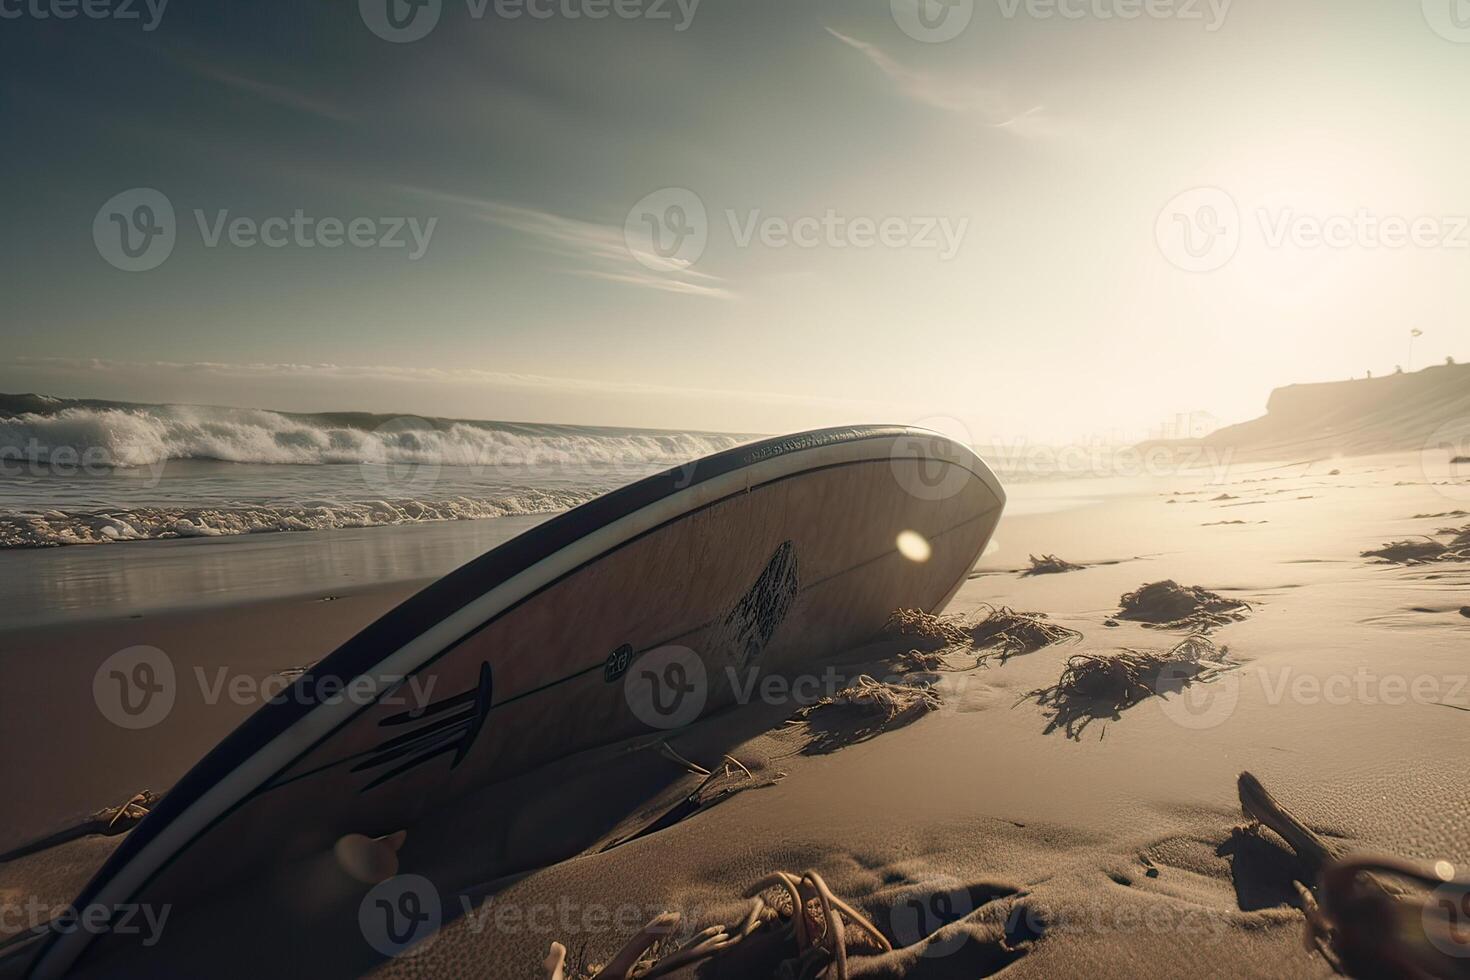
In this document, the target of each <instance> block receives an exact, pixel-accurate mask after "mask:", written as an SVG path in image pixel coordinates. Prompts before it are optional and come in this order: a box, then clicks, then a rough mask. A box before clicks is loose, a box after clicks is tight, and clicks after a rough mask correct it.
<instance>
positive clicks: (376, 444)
mask: <svg viewBox="0 0 1470 980" xmlns="http://www.w3.org/2000/svg"><path fill="white" fill-rule="evenodd" d="M742 441H743V437H741V436H736V435H724V434H719V433H700V432H672V431H670V432H665V431H660V430H651V429H613V428H598V427H591V426H566V425H538V424H530V423H524V424H522V423H512V422H477V421H464V420H456V419H436V418H427V419H426V418H417V417H411V416H384V415H368V414H360V413H323V414H317V415H301V414H290V413H285V412H273V411H268V410H264V409H246V408H220V407H210V406H194V405H128V404H125V403H116V402H112V403H109V402H79V401H69V400H65V399H40V398H39V397H38V396H0V460H4V461H15V460H25V461H29V462H33V463H39V464H47V465H56V464H62V465H67V466H72V467H76V466H81V467H88V466H93V467H99V468H100V467H142V466H153V465H156V464H158V463H162V462H164V461H167V460H173V459H208V460H220V461H224V462H235V463H294V464H324V463H423V464H440V465H445V466H482V467H483V466H531V467H536V466H542V467H544V466H548V465H567V464H571V465H578V464H581V465H595V466H598V465H600V466H607V465H618V464H653V465H675V464H679V463H684V462H688V461H690V460H693V459H698V458H699V457H701V456H706V455H708V454H710V453H712V452H718V451H719V450H722V449H728V448H730V447H731V446H734V445H738V444H739V443H740V442H742Z"/></svg>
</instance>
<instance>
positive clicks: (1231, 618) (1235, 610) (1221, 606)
mask: <svg viewBox="0 0 1470 980" xmlns="http://www.w3.org/2000/svg"><path fill="white" fill-rule="evenodd" d="M1118 604H1119V606H1120V609H1119V612H1118V616H1117V618H1118V619H1129V620H1133V621H1134V622H1139V623H1142V624H1143V625H1144V626H1147V627H1151V628H1153V629H1188V630H1192V631H1196V632H1207V631H1209V630H1211V629H1214V628H1215V627H1216V626H1224V625H1225V624H1227V623H1234V622H1239V621H1240V620H1242V619H1244V618H1245V614H1246V613H1247V612H1248V611H1250V608H1251V606H1250V603H1248V602H1245V601H1244V600H1242V599H1228V598H1226V597H1225V596H1222V595H1220V594H1219V593H1218V592H1211V591H1210V590H1208V589H1205V588H1202V587H1200V586H1198V585H1191V586H1187V587H1186V586H1183V585H1180V584H1179V583H1178V582H1176V581H1174V580H1173V579H1164V580H1163V581H1162V582H1149V583H1148V584H1147V585H1144V586H1141V587H1140V588H1138V589H1137V590H1135V591H1133V592H1129V593H1126V594H1125V595H1124V596H1123V597H1122V598H1121V599H1119V600H1118Z"/></svg>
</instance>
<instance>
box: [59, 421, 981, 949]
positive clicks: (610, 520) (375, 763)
mask: <svg viewBox="0 0 1470 980" xmlns="http://www.w3.org/2000/svg"><path fill="white" fill-rule="evenodd" d="M1004 505H1005V492H1004V490H1003V489H1002V488H1001V485H1000V483H999V481H998V480H997V479H996V477H995V475H994V474H993V473H992V472H991V471H990V469H989V468H988V467H987V466H986V465H985V463H984V462H983V461H982V460H981V459H980V458H979V457H978V456H976V455H975V453H974V452H972V451H971V450H970V449H968V448H966V447H964V446H961V445H959V444H958V443H955V442H953V441H951V440H949V439H947V438H945V437H944V436H941V435H939V434H937V433H933V432H928V431H925V430H921V429H914V428H909V427H903V426H860V427H850V428H840V429H822V430H817V431H812V432H803V433H798V434H795V435H791V436H785V437H780V438H775V439H767V440H764V441H759V442H755V443H751V444H747V445H743V446H739V447H736V448H733V449H730V450H726V451H724V452H721V453H717V454H715V455H712V456H708V457H705V458H703V459H700V460H697V461H694V462H692V463H690V464H688V465H685V466H681V467H677V468H675V469H671V470H668V471H666V472H663V473H659V474H657V475H655V476H651V477H648V478H646V479H643V480H640V481H638V482H636V483H633V484H630V485H628V486H625V487H622V488H620V489H618V490H615V491H613V492H611V493H608V494H606V495H604V496H602V497H599V498H597V499H595V500H592V501H590V502H588V503H586V504H584V505H582V506H580V507H577V508H575V509H573V510H570V511H567V512H565V513H563V514H561V515H558V516H557V517H554V518H552V519H550V520H548V521H546V522H544V523H542V524H539V525H537V526H535V527H534V528H532V529H530V530H528V531H526V532H524V533H523V534H521V535H519V536H518V537H516V538H514V539H512V540H510V541H508V542H506V543H505V544H503V545H501V546H499V547H497V548H495V549H493V550H491V551H489V552H487V553H485V554H484V555H481V556H480V557H479V558H477V559H475V560H474V561H471V562H470V563H468V564H467V565H464V566H463V567H461V568H459V569H457V570H456V571H454V572H451V573H450V574H449V575H447V576H445V577H444V578H442V579H440V580H438V581H437V582H435V583H433V584H432V585H430V586H428V587H427V588H425V589H424V590H423V591H421V592H419V593H418V594H416V595H414V596H413V597H411V598H409V599H408V600H407V601H405V602H404V603H402V604H401V605H400V606H398V607H397V608H395V609H393V610H392V611H390V612H388V613H387V614H385V615H384V616H383V617H382V618H380V619H379V620H377V621H376V622H374V623H372V624H371V625H370V626H368V627H367V628H366V629H364V630H363V631H362V632H360V633H359V634H357V635H356V636H354V637H353V638H351V639H350V640H348V641H347V642H346V643H345V644H343V645H342V646H341V647H340V648H339V649H338V650H337V651H336V652H334V653H332V654H331V655H330V656H328V657H326V658H325V659H323V660H322V661H320V662H319V663H318V664H317V665H315V666H314V667H313V668H312V669H310V670H309V671H307V672H306V673H305V674H303V675H302V676H301V677H299V678H297V679H296V680H295V682H294V683H293V684H292V685H291V686H290V687H289V688H288V689H287V690H285V691H284V692H283V693H282V694H281V695H280V696H279V697H277V698H276V699H274V700H273V701H272V702H270V703H267V704H265V705H264V706H262V707H261V708H260V709H259V710H258V711H256V712H255V713H254V714H253V715H251V716H250V717H249V718H248V719H247V720H246V721H245V722H244V723H243V724H241V725H240V726H239V728H237V729H236V730H235V731H234V732H233V733H231V734H230V735H229V736H227V737H226V738H225V739H224V740H223V741H222V742H221V743H220V744H219V745H218V746H217V747H215V748H214V749H213V750H212V751H210V752H209V753H208V754H207V755H206V756H205V757H204V758H203V759H202V760H201V761H200V762H199V763H198V764H197V765H196V766H195V767H194V768H193V769H192V770H190V771H189V772H188V773H187V774H186V775H185V776H184V777H183V778H182V779H181V780H180V781H179V782H178V783H177V784H176V785H175V786H174V787H173V788H172V789H171V790H169V792H168V793H167V794H166V795H165V796H164V798H163V799H162V801H161V802H160V803H159V804H158V806H157V807H156V808H155V809H154V810H153V811H152V812H151V813H150V814H149V815H148V816H147V817H146V818H145V819H144V820H143V821H142V822H141V823H140V824H139V825H138V826H137V827H136V828H135V829H134V830H133V831H132V832H131V833H130V834H129V835H128V837H127V838H126V839H125V840H124V841H123V842H122V844H120V845H119V846H118V848H117V849H116V850H115V851H114V852H113V854H112V856H111V857H110V859H109V860H108V861H107V862H106V864H105V865H104V866H103V867H102V869H101V870H100V871H99V872H98V873H97V875H96V876H95V877H94V878H93V879H92V881H91V882H90V883H89V884H88V885H87V887H86V888H85V889H84V890H83V892H82V894H81V896H80V897H79V898H78V899H77V902H76V906H75V907H76V908H77V909H78V910H81V909H101V910H104V912H103V913H102V914H105V915H109V916H113V915H118V914H120V913H121V910H123V909H126V908H129V907H133V906H136V905H137V904H139V903H144V902H151V903H160V904H161V903H172V902H177V901H179V900H180V899H189V898H190V897H193V896H197V895H199V894H200V893H201V892H203V891H207V890H208V889H209V888H210V887H219V886H220V885H221V884H222V883H224V882H227V881H230V880H232V879H236V878H238V877H241V876H244V875H246V874H249V873H252V872H258V871H259V870H261V869H262V868H264V867H268V866H275V865H277V864H279V863H283V862H289V861H290V860H292V859H296V858H303V857H306V856H309V855H313V854H319V853H322V852H325V851H329V850H330V849H331V848H332V846H333V844H334V842H336V841H337V840H338V839H339V838H340V837H342V836H343V835H345V834H349V833H356V834H367V835H370V836H376V835H381V834H387V833H392V832H394V831H397V830H399V829H402V828H407V827H411V826H412V825H413V823H414V822H415V820H416V819H417V818H419V817H420V816H422V815H423V814H425V813H428V812H431V811H433V810H436V809H439V808H442V807H445V806H451V805H453V801H454V800H455V799H456V798H457V797H460V796H462V795H464V794H466V793H468V792H471V791H475V790H480V789H482V788H484V787H486V786H489V785H492V784H494V783H496V782H498V781H499V780H502V779H506V778H509V777H511V776H513V775H516V774H518V773H522V772H525V771H527V770H529V769H531V768H534V767H536V766H537V765H540V764H542V763H545V762H547V761H549V760H552V759H556V758H561V757H563V756H566V755H568V754H571V753H574V752H578V751H580V750H583V749H587V748H591V747H595V746H597V745H601V744H607V743H611V742H614V741H619V740H623V739H627V738H630V737H635V736H638V735H640V734H650V733H657V732H659V731H661V730H666V731H670V732H672V731H674V730H677V729H678V728H679V727H681V726H683V725H687V724H691V723H693V722H694V721H696V720H698V719H700V718H703V717H706V716H708V715H709V714H711V713H712V712H717V711H720V710H723V709H725V708H727V707H728V706H729V705H731V704H732V703H733V702H734V701H735V700H736V699H737V698H738V697H739V696H740V694H739V692H740V691H741V690H747V691H748V690H749V689H750V685H748V684H744V683H741V680H740V679H741V678H742V677H743V676H748V674H749V672H751V671H757V672H765V671H772V672H786V673H790V672H793V671H799V670H800V669H801V667H802V666H803V665H806V664H816V663H818V662H819V661H820V660H821V659H822V658H823V657H826V656H829V655H831V654H833V653H835V652H838V651H841V650H843V649H847V648H851V647H853V646H855V645H858V644H861V643H863V642H865V641H867V640H869V639H871V638H872V637H873V636H874V635H875V634H877V633H878V632H879V631H880V630H881V629H882V627H883V626H884V624H885V623H886V622H887V621H888V618H889V616H890V615H891V613H892V612H893V610H895V609H897V608H918V609H924V610H928V611H937V610H939V609H941V608H943V607H944V606H945V605H946V604H947V603H948V602H949V600H950V599H951V598H952V597H953V595H954V593H955V592H956V591H957V590H958V589H959V587H960V585H961V584H962V583H963V582H964V580H965V577H966V575H967V574H968V573H969V571H970V569H971V568H972V567H973V566H974V564H975V562H976V560H977V559H978V558H979V557H980V555H981V553H982V552H983V551H984V549H985V547H986V544H987V543H988V541H989V540H990V537H991V534H992V533H993V531H994V529H995V526H996V524H997V523H998V521H999V520H1000V516H1001V512H1002V510H1003V508H1004ZM93 914H97V913H93ZM128 941H130V940H129V939H128V938H126V937H123V936H120V935H118V934H116V933H114V932H110V931H108V930H106V929H93V930H81V929H78V930H75V931H71V932H66V933H62V934H52V935H50V936H49V937H48V939H47V940H46V942H45V944H44V945H43V946H42V948H41V950H40V952H39V954H38V955H37V957H36V959H35V960H34V961H33V966H32V974H33V975H34V976H40V977H52V976H60V975H62V974H63V973H66V972H67V971H68V970H70V969H72V968H74V967H76V966H78V965H84V964H85V962H86V961H87V960H90V959H91V958H92V957H93V956H94V955H97V954H98V953H99V950H100V948H101V947H106V946H111V945H112V944H119V943H125V942H128ZM165 941H166V940H165Z"/></svg>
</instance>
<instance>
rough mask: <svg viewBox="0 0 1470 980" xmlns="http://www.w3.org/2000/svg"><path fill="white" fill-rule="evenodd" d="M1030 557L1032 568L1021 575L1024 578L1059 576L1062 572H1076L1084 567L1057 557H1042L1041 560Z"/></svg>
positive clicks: (1033, 556)
mask: <svg viewBox="0 0 1470 980" xmlns="http://www.w3.org/2000/svg"><path fill="white" fill-rule="evenodd" d="M1029 557H1030V558H1031V567H1030V568H1028V569H1026V570H1025V571H1023V572H1022V573H1021V577H1022V578H1028V577H1030V576H1032V575H1059V574H1061V573H1062V572H1076V571H1080V570H1081V569H1082V568H1083V567H1084V566H1082V565H1078V564H1076V563H1074V562H1070V561H1067V560H1065V559H1062V558H1058V557H1057V556H1056V555H1042V556H1041V557H1040V558H1037V557H1036V556H1035V555H1031V556H1029Z"/></svg>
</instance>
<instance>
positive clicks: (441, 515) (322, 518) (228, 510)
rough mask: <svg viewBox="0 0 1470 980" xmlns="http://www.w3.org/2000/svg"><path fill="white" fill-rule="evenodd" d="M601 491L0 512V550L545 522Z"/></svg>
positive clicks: (530, 490) (520, 491)
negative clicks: (527, 518) (531, 519)
mask: <svg viewBox="0 0 1470 980" xmlns="http://www.w3.org/2000/svg"><path fill="white" fill-rule="evenodd" d="M600 492H601V491H600V490H598V489H585V490H555V491H553V490H538V489H532V488H526V489H521V490H516V491H513V492H508V493H504V494H497V495H496V496H493V497H449V498H446V499H443V500H432V501H429V500H416V499H405V500H364V501H353V502H347V503H341V502H332V503H327V502H315V503H306V504H298V505H289V506H288V505H279V506H275V505H240V506H234V507H208V508H206V507H182V506H180V507H138V508H127V509H110V510H87V511H61V510H48V511H44V512H35V513H30V512H18V511H11V512H0V549H3V548H53V547H58V546H61V545H74V544H111V543H114V542H118V541H150V540H157V539H164V538H201V537H210V538H212V537H225V536H231V535H239V534H266V533H273V532H285V531H321V530H329V529H335V528H349V527H384V526H388V525H393V524H422V523H428V522H434V521H468V520H482V519H485V518H494V517H508V516H513V515H518V514H550V513H555V512H557V511H561V510H567V509H569V508H571V507H575V506H577V505H578V504H582V503H585V502H587V501H588V500H591V499H592V498H593V497H596V496H598V495H599V493H600Z"/></svg>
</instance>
